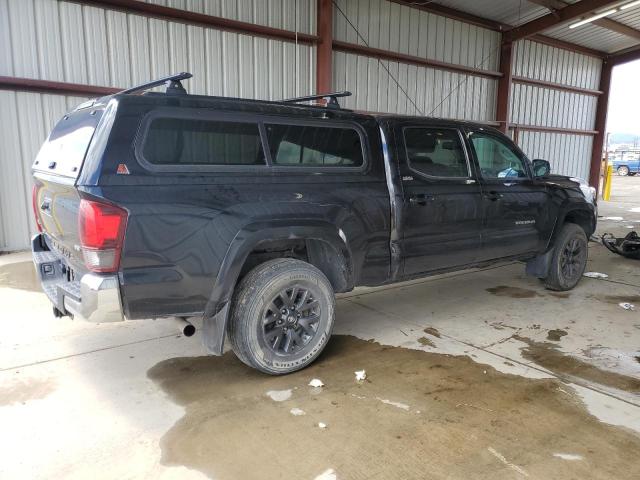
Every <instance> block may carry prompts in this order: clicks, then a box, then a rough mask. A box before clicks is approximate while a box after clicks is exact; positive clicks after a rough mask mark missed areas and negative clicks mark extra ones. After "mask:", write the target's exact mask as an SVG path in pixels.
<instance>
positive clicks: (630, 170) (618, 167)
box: [612, 157, 640, 177]
mask: <svg viewBox="0 0 640 480" xmlns="http://www.w3.org/2000/svg"><path fill="white" fill-rule="evenodd" d="M612 165H613V170H614V171H615V172H617V173H618V175H621V176H623V177H626V176H627V175H630V176H633V175H635V174H636V173H640V157H637V158H635V159H633V158H623V159H621V160H613V162H612Z"/></svg>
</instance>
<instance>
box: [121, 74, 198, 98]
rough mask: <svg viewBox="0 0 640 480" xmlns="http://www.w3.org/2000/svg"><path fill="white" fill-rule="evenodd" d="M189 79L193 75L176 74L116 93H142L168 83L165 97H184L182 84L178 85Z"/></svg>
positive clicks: (185, 92) (184, 91) (184, 92)
mask: <svg viewBox="0 0 640 480" xmlns="http://www.w3.org/2000/svg"><path fill="white" fill-rule="evenodd" d="M191 77H193V75H191V74H190V73H189V72H181V73H176V74H174V75H169V76H168V77H162V78H159V79H158V80H153V81H152V82H148V83H141V84H140V85H136V86H135V87H131V88H127V89H126V90H122V91H120V92H118V94H120V93H136V92H142V91H144V90H149V89H150V88H153V87H159V86H160V85H164V84H165V83H167V82H169V85H167V90H166V91H165V92H166V93H167V95H186V94H187V91H186V90H185V89H184V87H183V86H182V83H180V80H186V79H187V78H191Z"/></svg>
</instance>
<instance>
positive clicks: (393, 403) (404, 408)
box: [376, 397, 409, 412]
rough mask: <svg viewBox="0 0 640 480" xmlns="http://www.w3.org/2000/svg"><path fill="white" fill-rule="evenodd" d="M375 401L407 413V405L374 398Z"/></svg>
mask: <svg viewBox="0 0 640 480" xmlns="http://www.w3.org/2000/svg"><path fill="white" fill-rule="evenodd" d="M376 400H379V401H381V402H382V403H384V404H386V405H391V406H392V407H396V408H400V409H402V410H406V411H407V412H408V411H409V405H407V404H406V403H400V402H394V401H391V400H387V399H386V398H380V397H376Z"/></svg>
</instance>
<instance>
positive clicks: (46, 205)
mask: <svg viewBox="0 0 640 480" xmlns="http://www.w3.org/2000/svg"><path fill="white" fill-rule="evenodd" d="M50 209H51V202H48V201H46V200H45V201H44V202H42V204H40V210H42V211H43V212H46V211H47V210H50Z"/></svg>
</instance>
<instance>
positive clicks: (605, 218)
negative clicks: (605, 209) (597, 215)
mask: <svg viewBox="0 0 640 480" xmlns="http://www.w3.org/2000/svg"><path fill="white" fill-rule="evenodd" d="M602 219H603V220H612V221H614V222H621V221H622V220H624V218H622V217H602Z"/></svg>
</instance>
